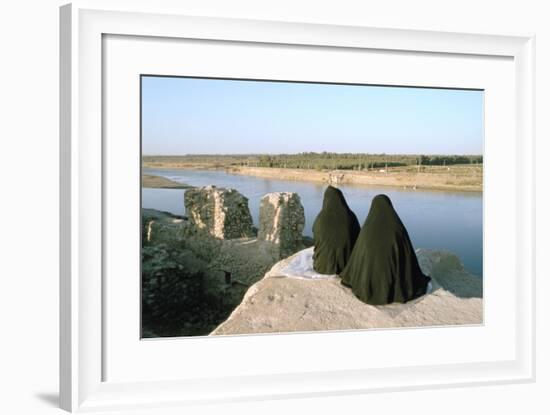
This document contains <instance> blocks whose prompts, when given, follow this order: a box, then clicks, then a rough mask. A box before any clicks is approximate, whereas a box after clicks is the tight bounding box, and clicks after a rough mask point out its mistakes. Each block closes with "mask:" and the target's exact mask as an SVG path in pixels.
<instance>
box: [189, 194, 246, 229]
mask: <svg viewBox="0 0 550 415" xmlns="http://www.w3.org/2000/svg"><path fill="white" fill-rule="evenodd" d="M185 210H186V213H187V216H188V217H189V220H190V222H191V223H192V224H193V225H195V226H196V227H197V228H198V229H202V230H205V231H206V232H208V233H209V234H210V235H212V236H213V237H215V238H218V239H236V238H247V237H251V236H253V235H254V230H253V228H252V216H251V215H250V210H249V209H248V199H247V198H246V197H245V196H243V195H242V194H241V193H239V192H238V191H236V190H235V189H225V188H217V187H215V186H206V187H201V188H198V189H190V190H187V191H186V192H185Z"/></svg>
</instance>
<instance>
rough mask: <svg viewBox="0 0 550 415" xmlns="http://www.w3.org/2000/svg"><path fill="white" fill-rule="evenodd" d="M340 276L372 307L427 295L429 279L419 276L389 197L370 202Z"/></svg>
mask: <svg viewBox="0 0 550 415" xmlns="http://www.w3.org/2000/svg"><path fill="white" fill-rule="evenodd" d="M340 277H341V278H342V283H343V284H344V285H349V286H351V289H352V291H353V293H354V294H355V296H356V297H357V298H359V299H360V300H361V301H363V302H365V303H368V304H373V305H381V304H390V303H394V302H397V303H405V302H407V301H410V300H413V299H415V298H418V297H420V296H421V295H424V294H425V293H426V289H427V286H428V282H429V281H430V278H429V277H427V276H425V275H424V274H423V273H422V271H421V269H420V266H419V265H418V259H417V258H416V253H415V252H414V249H413V246H412V243H411V240H410V238H409V234H408V233H407V230H406V229H405V226H403V223H402V222H401V219H400V218H399V216H398V215H397V212H396V211H395V209H394V208H393V205H392V203H391V201H390V198H389V197H388V196H386V195H378V196H376V197H375V198H374V199H373V200H372V204H371V207H370V211H369V214H368V216H367V219H366V220H365V223H364V225H363V228H362V229H361V232H360V233H359V237H358V238H357V242H356V243H355V247H354V248H353V252H352V254H351V256H350V259H349V261H348V263H347V265H346V267H345V269H344V270H343V271H342V273H341V274H340Z"/></svg>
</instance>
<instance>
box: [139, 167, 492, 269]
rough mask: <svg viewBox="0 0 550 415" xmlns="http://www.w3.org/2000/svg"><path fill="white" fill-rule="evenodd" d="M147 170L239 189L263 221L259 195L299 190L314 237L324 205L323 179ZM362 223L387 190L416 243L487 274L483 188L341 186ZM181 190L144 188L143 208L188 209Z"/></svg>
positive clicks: (182, 211)
mask: <svg viewBox="0 0 550 415" xmlns="http://www.w3.org/2000/svg"><path fill="white" fill-rule="evenodd" d="M144 173H147V174H153V175H157V176H164V177H167V178H169V179H171V180H174V181H176V182H182V183H187V184H189V185H192V186H206V185H210V184H213V185H215V186H218V187H231V188H234V189H237V190H238V191H239V192H241V193H242V194H243V195H245V196H246V197H248V204H249V207H250V212H251V214H252V218H253V220H254V223H255V225H256V226H257V225H258V217H259V209H260V199H261V198H262V196H263V195H265V194H266V193H269V192H281V191H289V192H297V193H298V194H299V195H300V198H301V199H302V204H303V205H304V210H305V215H306V226H305V229H304V234H305V235H309V236H312V231H311V227H312V225H313V221H314V220H315V217H316V216H317V214H318V213H319V210H320V209H321V205H322V202H323V193H324V190H325V187H326V185H323V184H320V183H310V182H300V181H285V180H276V179H263V178H258V177H252V176H241V175H236V174H228V173H225V172H224V171H201V170H165V169H162V170H156V169H144ZM338 187H339V188H340V189H341V190H342V192H343V193H344V196H345V197H346V200H347V202H348V204H349V206H350V208H351V209H352V210H353V211H354V212H355V214H356V215H357V218H358V219H359V222H360V223H361V224H363V222H364V221H365V218H366V217H367V214H368V211H369V208H370V203H371V200H372V198H373V197H374V196H376V195H377V194H379V193H385V194H387V195H388V196H389V197H390V199H391V200H392V202H393V205H394V207H395V209H396V210H397V213H398V214H399V216H400V217H401V220H402V221H403V223H404V224H405V227H406V228H407V230H408V231H409V235H410V237H411V239H412V243H413V245H414V247H415V248H433V249H446V250H449V251H452V252H454V253H456V254H457V255H458V256H459V257H460V259H461V261H462V263H463V264H464V266H465V267H466V268H467V269H468V270H469V271H470V272H472V273H474V274H476V275H480V276H481V275H482V268H483V267H482V264H483V260H482V258H483V226H482V224H483V199H482V194H481V193H474V192H443V191H427V190H401V189H396V188H391V187H365V186H357V185H340V186H338ZM184 192H185V190H180V189H142V207H144V208H152V209H158V210H164V211H168V212H172V213H175V214H178V215H183V214H185V207H184V204H183V194H184Z"/></svg>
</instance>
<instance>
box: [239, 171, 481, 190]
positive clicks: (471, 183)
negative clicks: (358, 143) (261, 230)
mask: <svg viewBox="0 0 550 415" xmlns="http://www.w3.org/2000/svg"><path fill="white" fill-rule="evenodd" d="M228 171H230V172H231V173H234V174H242V175H249V176H256V177H264V178H273V179H281V180H302V181H314V182H322V183H327V184H329V183H331V184H356V185H367V186H393V187H400V188H411V189H434V190H459V191H468V192H480V191H482V190H483V169H482V167H470V166H452V167H448V168H425V169H424V170H421V171H416V169H411V168H409V169H394V170H392V169H388V170H387V171H386V170H384V169H380V170H377V171H372V170H371V171H353V170H332V171H318V170H307V169H279V168H268V167H232V168H230V169H228Z"/></svg>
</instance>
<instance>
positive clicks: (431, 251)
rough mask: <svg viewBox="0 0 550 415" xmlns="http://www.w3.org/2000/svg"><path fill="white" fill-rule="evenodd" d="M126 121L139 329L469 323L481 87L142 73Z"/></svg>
mask: <svg viewBox="0 0 550 415" xmlns="http://www.w3.org/2000/svg"><path fill="white" fill-rule="evenodd" d="M140 135H141V161H140V163H141V207H140V208H141V223H140V226H141V247H140V248H141V287H140V288H141V337H142V338H160V337H185V336H228V335H231V336H232V335H254V334H268V333H269V334H275V333H298V332H299V333H307V332H323V331H334V330H340V331H342V330H345V331H349V330H369V329H397V328H400V329H413V328H419V327H428V328H429V327H444V326H459V325H481V324H483V322H484V320H483V183H484V181H483V148H484V91H483V90H482V89H457V88H435V87H425V86H402V85H376V84H351V83H337V82H314V81H308V82H303V81H293V80H267V79H231V78H206V77H194V76H167V75H155V74H151V75H145V74H142V75H141V76H140ZM136 225H137V224H136Z"/></svg>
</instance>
